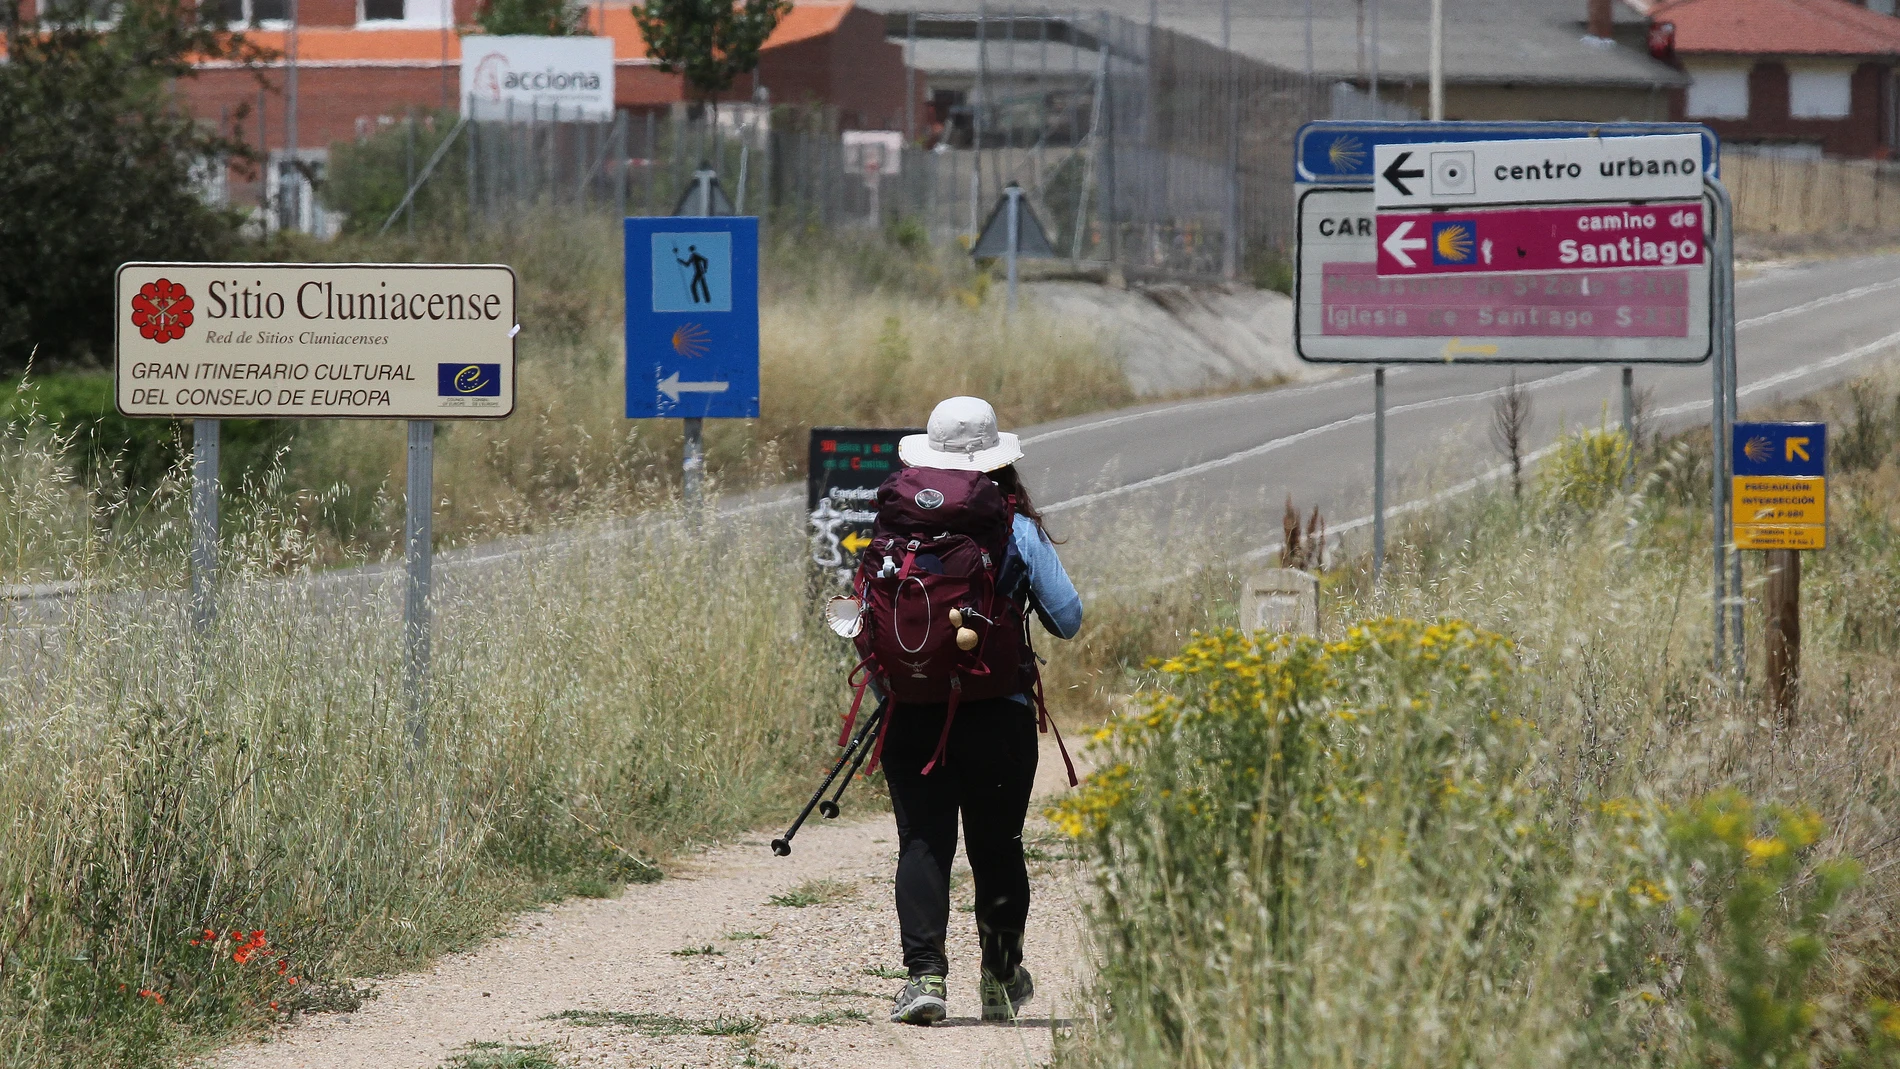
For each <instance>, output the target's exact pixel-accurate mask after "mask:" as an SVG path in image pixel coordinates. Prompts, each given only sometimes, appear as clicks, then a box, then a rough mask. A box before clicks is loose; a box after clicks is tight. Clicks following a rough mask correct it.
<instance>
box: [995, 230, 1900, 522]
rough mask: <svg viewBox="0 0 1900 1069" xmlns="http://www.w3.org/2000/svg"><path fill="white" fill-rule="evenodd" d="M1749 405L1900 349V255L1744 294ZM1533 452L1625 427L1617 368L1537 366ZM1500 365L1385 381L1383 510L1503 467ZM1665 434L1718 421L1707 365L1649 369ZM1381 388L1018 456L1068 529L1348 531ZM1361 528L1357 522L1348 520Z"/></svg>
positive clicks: (1644, 379) (1130, 428)
mask: <svg viewBox="0 0 1900 1069" xmlns="http://www.w3.org/2000/svg"><path fill="white" fill-rule="evenodd" d="M1736 305H1737V310H1738V321H1737V344H1738V362H1739V368H1740V394H1741V397H1740V401H1741V407H1742V410H1743V411H1744V412H1746V411H1747V410H1748V409H1749V408H1750V407H1751V406H1754V405H1760V404H1763V403H1766V402H1769V401H1772V400H1775V399H1778V398H1792V397H1798V396H1801V395H1803V394H1807V393H1812V392H1814V391H1815V390H1818V389H1821V388H1823V387H1826V386H1828V385H1832V384H1834V383H1837V382H1840V381H1842V380H1844V379H1848V378H1851V377H1853V376H1855V375H1856V374H1859V373H1862V372H1863V371H1865V370H1866V369H1868V368H1869V367H1872V366H1874V365H1875V364H1876V363H1877V362H1879V361H1880V360H1882V359H1883V358H1891V357H1893V356H1894V355H1896V354H1900V256H1894V255H1887V256H1874V257H1864V258H1856V259H1842V260H1830V261H1821V262H1815V263H1809V264H1801V265H1791V266H1783V267H1775V268H1770V269H1768V270H1766V271H1764V272H1762V273H1761V274H1759V275H1757V276H1756V277H1753V278H1750V279H1747V280H1745V281H1743V282H1741V283H1739V284H1738V285H1737V287H1736ZM1517 372H1518V379H1519V381H1520V382H1523V383H1525V384H1526V385H1527V386H1528V387H1529V388H1530V390H1531V392H1532V398H1533V421H1532V425H1531V428H1530V435H1529V438H1530V441H1529V445H1530V447H1531V448H1532V449H1537V448H1542V447H1543V446H1545V445H1547V444H1548V443H1549V442H1550V441H1551V440H1552V439H1554V438H1556V437H1558V436H1559V435H1560V434H1562V433H1563V432H1564V431H1565V429H1566V428H1568V429H1575V428H1577V427H1581V426H1595V425H1598V424H1599V423H1601V422H1605V421H1607V422H1609V423H1611V424H1615V423H1617V422H1618V421H1619V420H1620V415H1621V404H1622V402H1621V391H1620V381H1621V379H1620V376H1621V371H1620V369H1619V368H1615V367H1552V366H1527V367H1523V368H1519V369H1517ZM1510 375H1511V369H1509V368H1500V367H1479V366H1467V367H1436V366H1433V367H1421V366H1414V367H1405V368H1394V369H1392V370H1391V371H1389V372H1388V373H1387V376H1386V399H1387V400H1386V403H1387V424H1386V427H1387V438H1386V441H1387V450H1388V451H1387V461H1386V463H1387V473H1388V475H1387V478H1388V483H1387V493H1388V498H1387V504H1388V507H1394V506H1402V505H1403V504H1404V503H1406V502H1408V501H1412V502H1415V501H1418V500H1419V499H1421V498H1424V497H1427V496H1429V495H1431V494H1433V493H1439V492H1443V491H1444V490H1446V489H1447V488H1455V487H1457V486H1458V485H1459V484H1460V483H1464V482H1466V481H1468V480H1470V479H1472V478H1474V477H1479V476H1482V475H1484V474H1485V473H1487V472H1493V473H1494V472H1495V471H1496V469H1497V468H1498V466H1499V465H1500V464H1501V463H1502V457H1501V456H1500V455H1499V453H1498V452H1497V451H1496V450H1495V449H1494V448H1493V447H1492V445H1491V444H1490V441H1489V436H1488V426H1489V423H1490V420H1491V409H1492V404H1493V401H1494V399H1495V397H1496V395H1497V391H1498V390H1499V388H1500V387H1502V386H1503V385H1505V384H1506V383H1507V382H1508V381H1509V377H1510ZM1636 389H1637V391H1638V393H1639V394H1644V393H1646V394H1647V397H1646V401H1647V404H1646V406H1645V407H1646V410H1647V419H1648V423H1649V425H1650V426H1651V427H1653V428H1655V429H1662V430H1670V429H1676V428H1681V427H1685V426H1688V425H1690V424H1694V423H1706V422H1707V420H1708V418H1709V402H1710V395H1711V383H1710V368H1709V366H1708V365H1707V364H1704V365H1701V366H1696V367H1638V368H1637V369H1636ZM1372 411H1373V384H1372V373H1371V371H1370V369H1364V368H1357V367H1352V368H1345V369H1343V370H1342V372H1341V374H1340V375H1338V376H1337V377H1335V378H1332V379H1329V380H1326V381H1323V382H1319V383H1315V384H1311V385H1305V386H1299V387H1293V388H1285V389H1278V390H1269V391H1264V392H1260V393H1250V394H1245V395H1241V396H1235V397H1226V398H1218V399H1211V400H1201V401H1188V402H1181V403H1174V404H1162V405H1153V406H1148V407H1144V408H1139V409H1131V410H1127V411H1123V412H1117V413H1112V414H1107V415H1098V416H1090V417H1083V418H1079V419H1073V420H1067V421H1063V422H1060V423H1054V424H1049V425H1046V426H1042V427H1035V428H1030V429H1028V430H1027V431H1025V432H1024V437H1025V440H1026V444H1025V450H1026V452H1027V454H1028V455H1027V456H1026V457H1025V458H1024V461H1023V463H1022V465H1021V467H1022V469H1023V473H1024V476H1025V479H1026V480H1027V481H1028V484H1029V485H1030V486H1031V488H1032V489H1033V490H1034V492H1035V496H1036V500H1037V502H1038V504H1040V505H1042V506H1043V508H1044V510H1045V511H1046V512H1048V513H1051V514H1052V517H1051V518H1052V520H1053V521H1054V522H1055V525H1056V526H1057V527H1058V528H1059V529H1063V530H1070V531H1088V530H1097V529H1101V528H1103V527H1104V526H1107V525H1114V526H1118V527H1126V526H1127V525H1130V524H1147V525H1149V526H1150V527H1152V528H1153V529H1154V530H1155V531H1156V533H1157V534H1158V535H1159V536H1160V537H1162V538H1163V539H1166V540H1176V539H1182V538H1190V537H1191V538H1197V539H1207V538H1212V539H1213V540H1214V541H1216V542H1220V543H1224V544H1225V546H1224V548H1228V549H1246V548H1262V547H1266V546H1269V545H1277V543H1278V541H1279V531H1280V518H1281V515H1282V511H1283V509H1284V507H1285V501H1286V498H1287V496H1288V495H1289V494H1290V495H1291V496H1292V498H1293V500H1294V501H1295V503H1297V504H1298V505H1299V506H1300V507H1301V508H1302V509H1307V508H1311V507H1312V506H1314V505H1317V506H1319V508H1320V510H1321V512H1322V514H1323V515H1325V516H1326V517H1328V518H1329V520H1330V521H1331V522H1332V526H1333V529H1334V530H1340V529H1341V528H1342V527H1343V528H1345V529H1347V530H1352V529H1355V528H1357V527H1360V526H1362V525H1363V523H1364V522H1365V521H1368V520H1369V514H1370V512H1371V500H1372V457H1373V418H1372ZM1354 520H1359V521H1361V523H1360V524H1355V523H1353V522H1352V521H1354Z"/></svg>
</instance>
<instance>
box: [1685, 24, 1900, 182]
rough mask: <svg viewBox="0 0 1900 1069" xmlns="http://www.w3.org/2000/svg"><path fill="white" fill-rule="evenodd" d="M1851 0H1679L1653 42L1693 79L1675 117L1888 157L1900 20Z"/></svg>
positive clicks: (1727, 135)
mask: <svg viewBox="0 0 1900 1069" xmlns="http://www.w3.org/2000/svg"><path fill="white" fill-rule="evenodd" d="M1884 8H1885V11H1882V10H1871V9H1869V8H1868V7H1862V6H1860V5H1858V4H1854V3H1849V2H1848V0H1674V2H1673V3H1665V4H1659V5H1657V6H1655V7H1653V8H1651V9H1650V11H1649V19H1650V25H1651V27H1652V36H1651V43H1652V48H1653V49H1654V50H1655V51H1656V52H1657V53H1659V54H1660V55H1664V56H1670V55H1673V58H1674V60H1675V61H1676V63H1677V64H1678V65H1680V66H1681V67H1682V69H1683V70H1684V71H1685V72H1687V73H1688V74H1689V75H1690V77H1691V78H1692V79H1693V81H1692V83H1691V84H1690V85H1689V86H1688V87H1687V88H1686V89H1677V90H1673V91H1672V99H1671V104H1670V110H1671V118H1675V119H1688V120H1690V121H1693V122H1701V123H1707V124H1708V125H1709V126H1710V127H1711V128H1713V129H1714V130H1715V131H1716V133H1718V134H1720V135H1721V137H1722V140H1723V142H1724V143H1727V144H1739V145H1756V146H1761V147H1766V148H1773V149H1775V150H1777V151H1782V152H1787V153H1790V154H1795V155H1812V156H1819V155H1823V154H1825V155H1829V156H1858V157H1871V158H1877V159H1885V158H1888V157H1891V156H1892V155H1893V153H1894V149H1895V146H1896V145H1900V82H1896V79H1895V70H1896V68H1897V67H1900V18H1895V17H1894V16H1893V15H1892V14H1890V13H1886V12H1890V11H1891V10H1892V5H1891V0H1889V2H1888V3H1887V4H1886V5H1884Z"/></svg>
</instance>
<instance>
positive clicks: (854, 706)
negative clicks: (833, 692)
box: [838, 657, 871, 746]
mask: <svg viewBox="0 0 1900 1069" xmlns="http://www.w3.org/2000/svg"><path fill="white" fill-rule="evenodd" d="M870 667H871V658H869V657H866V658H865V659H864V660H862V661H859V662H858V666H857V667H856V668H853V669H852V670H851V671H850V673H849V674H848V675H846V676H845V677H844V685H845V686H847V687H850V688H852V689H853V690H855V691H857V693H856V694H855V695H853V696H852V698H851V711H850V712H848V713H846V714H844V730H843V731H840V732H839V733H838V745H840V746H843V745H845V744H846V743H848V742H850V741H851V729H852V728H853V727H854V726H856V724H857V722H858V707H859V706H861V705H863V704H864V691H865V689H866V688H868V687H869V686H870V685H871V673H870V671H869V669H870ZM860 672H863V673H864V676H863V678H862V679H861V680H860V681H859V682H856V683H853V682H851V681H852V680H853V679H857V678H858V673H860Z"/></svg>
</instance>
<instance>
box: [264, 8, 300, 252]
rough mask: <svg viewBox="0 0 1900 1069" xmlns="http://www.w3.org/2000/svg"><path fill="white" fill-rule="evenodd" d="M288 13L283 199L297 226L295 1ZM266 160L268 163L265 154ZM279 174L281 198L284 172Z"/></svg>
mask: <svg viewBox="0 0 1900 1069" xmlns="http://www.w3.org/2000/svg"><path fill="white" fill-rule="evenodd" d="M289 13H290V29H289V31H288V32H287V34H286V35H285V41H284V44H285V48H284V112H285V114H284V152H285V153H286V154H287V157H288V159H289V160H290V174H289V178H290V182H291V185H290V188H291V190H293V191H294V192H293V193H292V194H291V196H289V197H288V198H282V199H283V203H285V204H288V205H289V207H290V212H291V220H290V225H291V226H296V225H297V224H299V223H301V222H302V221H303V181H302V179H303V172H302V171H300V170H298V169H297V162H298V160H297V0H290V2H289ZM265 159H266V162H268V161H269V156H268V154H266V157H265ZM278 174H279V179H278V188H279V190H280V194H279V195H280V198H281V197H282V193H281V191H282V189H283V172H282V171H281V170H280V171H279V172H278ZM280 210H281V208H280Z"/></svg>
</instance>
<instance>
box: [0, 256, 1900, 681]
mask: <svg viewBox="0 0 1900 1069" xmlns="http://www.w3.org/2000/svg"><path fill="white" fill-rule="evenodd" d="M1736 303H1737V307H1738V310H1739V315H1740V319H1739V322H1738V343H1739V348H1740V356H1739V362H1740V370H1741V387H1740V390H1741V402H1742V407H1743V410H1744V411H1746V410H1747V409H1748V408H1749V407H1750V406H1751V405H1758V404H1762V403H1765V402H1769V401H1772V400H1775V399H1777V398H1791V397H1798V396H1801V395H1803V394H1807V393H1811V392H1813V391H1815V390H1818V389H1821V388H1823V387H1826V386H1828V385H1831V384H1834V383H1837V382H1840V381H1842V380H1844V379H1848V378H1851V377H1853V376H1854V375H1857V374H1859V373H1862V372H1863V371H1865V370H1866V369H1868V368H1869V367H1872V366H1874V365H1875V364H1877V363H1878V362H1879V361H1881V360H1882V359H1890V358H1892V357H1893V356H1895V355H1900V255H1885V256H1873V257H1864V258H1857V259H1842V260H1830V261H1820V262H1814V263H1808V264H1800V265H1790V266H1783V267H1777V268H1772V269H1769V270H1766V271H1764V272H1762V273H1761V274H1759V275H1757V276H1756V277H1753V278H1750V279H1748V280H1745V281H1743V282H1741V283H1740V284H1739V285H1738V286H1737V292H1736ZM1511 373H1512V372H1511V369H1508V368H1498V367H1476V366H1467V367H1435V366H1434V367H1405V368H1394V369H1393V370H1391V371H1390V372H1388V374H1387V380H1386V381H1387V391H1386V395H1387V447H1388V452H1387V473H1388V476H1387V477H1388V483H1387V487H1388V490H1387V494H1388V498H1387V504H1388V508H1390V509H1400V510H1404V509H1406V508H1408V507H1416V506H1417V505H1418V504H1420V503H1422V502H1425V501H1428V500H1430V499H1431V498H1432V497H1433V496H1435V495H1443V494H1446V493H1456V492H1459V490H1460V489H1462V488H1467V487H1469V486H1470V485H1472V484H1473V482H1474V480H1477V479H1480V478H1483V477H1487V476H1490V477H1495V476H1496V475H1497V473H1498V471H1499V468H1500V465H1501V463H1502V458H1501V457H1500V455H1499V454H1498V452H1497V451H1496V450H1495V449H1494V448H1493V447H1492V446H1491V444H1490V442H1489V439H1488V431H1487V427H1488V424H1489V422H1490V419H1491V406H1492V403H1493V400H1494V399H1495V397H1496V396H1497V393H1498V391H1499V390H1500V388H1501V387H1502V386H1503V385H1504V384H1505V383H1506V382H1507V381H1508V380H1509V378H1510V375H1511ZM1518 379H1519V381H1521V382H1523V383H1525V384H1526V385H1527V386H1528V388H1529V389H1530V390H1531V391H1532V397H1533V406H1534V409H1533V421H1532V424H1531V427H1530V432H1529V442H1528V445H1529V447H1530V448H1531V449H1532V450H1536V449H1541V448H1543V447H1545V446H1546V445H1548V444H1549V443H1550V442H1551V441H1552V440H1553V439H1555V438H1556V437H1558V436H1559V435H1561V434H1562V433H1563V432H1564V431H1565V430H1566V429H1567V428H1568V429H1574V428H1577V427H1580V426H1592V425H1596V424H1598V423H1600V422H1611V423H1614V422H1615V421H1616V420H1617V419H1618V418H1619V414H1620V411H1621V400H1620V392H1619V388H1618V387H1619V383H1620V370H1619V369H1618V368H1615V367H1551V366H1533V367H1525V368H1520V369H1518ZM1636 386H1637V390H1638V391H1639V393H1645V394H1646V400H1647V406H1646V407H1647V413H1648V424H1649V426H1651V427H1652V428H1655V429H1661V430H1670V429H1675V428H1680V427H1685V426H1688V425H1690V424H1694V423H1698V422H1704V423H1705V422H1706V421H1707V419H1708V413H1709V397H1710V392H1711V390H1710V369H1709V367H1708V366H1707V365H1702V366H1697V367H1681V368H1661V367H1647V368H1638V369H1637V373H1636ZM1372 411H1373V386H1372V373H1371V371H1370V370H1369V369H1364V368H1356V367H1355V368H1344V369H1341V371H1340V372H1339V373H1338V374H1337V375H1335V376H1333V377H1331V378H1328V379H1325V380H1323V381H1319V382H1315V383H1310V384H1307V385H1301V386H1294V387H1287V388H1281V389H1274V390H1266V391H1260V392H1255V393H1247V394H1240V395H1235V396H1231V397H1222V398H1211V399H1203V400H1194V401H1182V402H1173V403H1164V404H1156V405H1148V406H1143V407H1139V408H1132V409H1125V410H1122V411H1118V412H1111V413H1101V414H1096V415H1092V416H1085V417H1079V418H1076V419H1071V420H1065V421H1061V422H1057V423H1050V424H1045V425H1042V426H1037V427H1029V428H1022V429H1021V433H1022V434H1023V437H1024V442H1025V449H1026V451H1027V456H1026V457H1025V458H1024V460H1023V461H1022V463H1021V465H1020V467H1021V468H1022V470H1023V473H1024V476H1025V480H1026V482H1027V485H1028V486H1029V487H1030V488H1031V489H1032V490H1033V491H1034V493H1035V499H1036V501H1037V503H1038V504H1039V505H1040V506H1041V508H1042V510H1043V511H1044V512H1045V514H1047V515H1048V516H1049V518H1050V520H1051V524H1052V527H1053V528H1054V529H1055V530H1056V533H1057V534H1058V535H1063V534H1068V535H1071V536H1073V538H1072V541H1071V543H1070V545H1069V546H1068V547H1065V549H1064V556H1065V558H1070V559H1071V561H1072V567H1074V565H1075V564H1078V563H1079V564H1080V565H1081V567H1080V568H1079V569H1077V572H1078V579H1080V580H1082V581H1083V584H1084V586H1085V588H1086V587H1088V586H1092V585H1095V584H1096V583H1099V582H1101V581H1104V580H1107V579H1109V578H1110V576H1109V572H1110V571H1111V570H1112V571H1113V572H1115V573H1116V578H1115V581H1116V582H1118V583H1120V582H1126V581H1127V580H1126V579H1124V578H1121V573H1123V572H1125V571H1126V566H1125V565H1123V566H1116V565H1113V564H1112V563H1111V562H1112V561H1113V559H1114V558H1116V557H1117V556H1125V555H1126V554H1127V553H1128V552H1130V547H1146V549H1145V550H1143V549H1141V548H1136V549H1135V550H1134V552H1137V553H1140V552H1150V553H1151V552H1152V551H1153V547H1154V546H1156V545H1157V544H1159V545H1163V546H1165V545H1168V544H1170V543H1180V542H1183V541H1186V540H1192V541H1193V542H1194V543H1195V544H1196V546H1197V547H1199V548H1200V549H1201V557H1202V559H1206V557H1207V555H1208V554H1209V553H1210V552H1211V553H1213V554H1248V553H1251V554H1252V555H1255V556H1264V555H1265V554H1267V553H1268V552H1270V551H1271V550H1272V549H1273V548H1276V547H1277V545H1278V542H1279V538H1280V522H1281V515H1282V512H1283V509H1284V507H1285V501H1286V499H1287V497H1288V496H1289V495H1290V496H1291V497H1292V499H1293V501H1294V502H1295V503H1296V504H1297V505H1298V506H1299V507H1300V508H1301V509H1302V511H1305V510H1307V509H1310V508H1312V507H1314V506H1318V507H1319V509H1320V510H1321V513H1322V514H1323V515H1324V516H1325V517H1326V518H1327V520H1328V524H1329V529H1330V530H1331V531H1332V532H1333V533H1336V534H1342V535H1345V536H1348V537H1353V536H1355V535H1356V534H1359V533H1362V532H1363V531H1364V530H1365V528H1366V527H1368V526H1369V524H1370V515H1369V513H1370V510H1371V500H1372V490H1371V483H1372V450H1373V417H1372ZM919 415H920V416H921V415H922V413H921V412H920V413H919ZM803 499H804V497H803V492H802V489H792V488H783V489H779V490H772V491H764V492H759V493H753V494H747V495H742V496H738V497H734V498H732V499H729V500H728V501H726V502H724V503H723V504H722V505H721V507H720V509H719V511H720V512H721V513H722V514H725V515H727V516H735V517H736V516H750V517H755V518H757V519H760V520H764V521H765V522H768V523H777V522H781V520H780V518H781V517H782V522H783V523H784V524H785V525H786V527H787V529H788V530H791V529H797V528H802V526H803V520H802V517H801V515H800V512H801V509H802V504H803ZM654 522H664V521H660V520H657V519H656V518H653V517H644V518H634V519H631V520H628V521H623V522H621V523H618V524H613V525H609V526H602V527H597V528H593V529H589V530H576V531H570V532H565V533H563V534H560V535H555V536H543V537H537V538H531V539H518V540H511V541H507V542H499V543H492V544H488V545H484V546H476V547H471V548H468V549H462V550H455V551H451V552H447V553H442V554H438V556H437V558H436V572H435V574H436V596H437V600H438V604H439V605H440V608H439V610H438V611H439V612H449V613H453V612H454V611H456V610H455V606H456V605H457V603H458V602H461V600H462V599H463V598H478V597H479V594H480V592H481V590H482V589H483V587H484V586H486V585H488V584H490V583H494V582H502V581H505V579H506V577H507V576H509V575H510V573H511V572H513V571H514V569H513V568H512V567H511V565H514V564H516V563H520V562H524V561H525V560H527V559H528V558H532V557H535V556H538V555H540V554H544V553H559V552H561V551H562V550H563V549H565V548H568V547H573V546H575V545H577V544H582V543H595V542H598V541H612V540H616V539H627V538H639V537H641V532H642V531H643V530H645V529H646V528H647V527H648V525H650V524H652V523H654ZM1106 534H1113V535H1115V536H1116V537H1113V538H1109V537H1103V536H1104V535H1106ZM1104 558H1106V559H1104ZM400 568H401V566H400V564H397V565H394V566H390V565H372V566H368V567H364V568H355V569H349V570H346V571H340V572H331V573H326V574H324V575H321V576H316V577H312V578H310V579H307V580H298V581H296V582H295V583H293V585H294V586H304V585H306V584H307V585H308V587H311V588H315V589H317V590H320V591H322V592H323V593H324V594H325V596H327V597H328V598H329V599H330V600H331V601H332V603H333V604H335V605H337V606H338V607H339V610H340V611H344V612H362V611H370V612H373V611H375V609H374V608H373V606H377V605H378V604H379V603H380V604H381V606H382V608H383V611H385V612H389V613H392V614H393V613H396V612H399V611H400V605H401V581H400V574H401V573H400ZM1153 574H1154V575H1162V574H1166V570H1165V569H1164V570H1161V571H1156V572H1154V573H1153ZM22 593H23V592H20V591H14V592H12V593H11V594H10V595H9V596H6V597H0V632H11V634H10V635H9V636H8V637H10V638H11V639H12V640H13V641H12V642H10V643H6V644H4V645H13V644H15V643H18V642H20V641H22V640H26V641H27V642H28V643H29V644H32V643H33V642H34V638H33V637H32V636H34V635H35V634H36V633H37V634H38V635H39V636H43V635H44V631H43V630H42V629H43V628H44V627H45V626H46V625H47V624H49V623H52V622H53V621H55V620H57V619H59V618H60V617H61V616H62V615H63V614H62V613H61V611H60V609H61V607H62V605H63V604H64V603H65V602H66V601H67V599H66V598H65V597H64V596H63V595H64V594H65V593H66V591H65V590H64V589H63V588H60V589H49V590H45V591H43V592H40V593H39V594H38V596H22ZM139 601H140V607H141V609H143V610H145V611H149V610H150V609H151V608H152V607H153V605H154V602H157V603H167V604H170V603H177V604H178V606H179V607H180V608H182V602H179V599H178V596H177V595H175V594H173V595H165V594H160V595H157V596H156V597H148V598H144V599H139ZM11 659H12V658H11V657H0V663H4V662H6V661H9V660H11Z"/></svg>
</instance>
